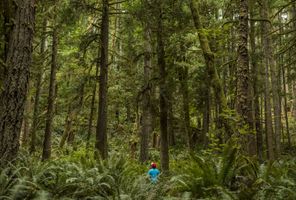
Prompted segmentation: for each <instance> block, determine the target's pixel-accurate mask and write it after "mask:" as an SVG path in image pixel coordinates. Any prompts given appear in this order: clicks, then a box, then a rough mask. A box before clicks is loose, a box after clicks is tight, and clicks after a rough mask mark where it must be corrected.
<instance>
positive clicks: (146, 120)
mask: <svg viewBox="0 0 296 200" xmlns="http://www.w3.org/2000/svg"><path fill="white" fill-rule="evenodd" d="M150 34H151V33H150V28H149V27H148V26H147V25H146V27H145V28H144V46H145V47H144V48H145V53H144V90H143V102H142V112H143V113H142V127H141V138H140V162H142V163H144V162H145V161H147V160H148V144H149V135H150V133H151V132H152V124H151V100H150V98H151V97H150V93H151V88H150V87H151V84H150V83H149V82H150V76H151V75H150V74H151V67H152V63H151V62H152V60H151V57H152V46H151V37H150Z"/></svg>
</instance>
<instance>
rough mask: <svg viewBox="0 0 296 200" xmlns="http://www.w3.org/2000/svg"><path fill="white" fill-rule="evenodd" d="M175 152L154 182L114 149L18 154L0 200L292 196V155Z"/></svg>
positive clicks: (3, 179)
mask: <svg viewBox="0 0 296 200" xmlns="http://www.w3.org/2000/svg"><path fill="white" fill-rule="evenodd" d="M176 152H177V151H176ZM176 152H174V151H173V150H172V156H171V158H172V159H171V170H170V174H168V175H167V176H164V175H161V177H160V180H159V182H158V183H157V184H156V185H154V184H151V183H150V181H149V179H148V177H147V176H146V173H147V169H148V167H147V166H146V165H140V164H139V163H138V162H137V161H136V160H132V159H130V158H128V157H126V156H125V155H123V154H120V153H118V152H117V153H115V152H113V153H110V158H109V159H108V160H106V161H95V160H94V159H93V156H86V152H85V150H84V149H82V148H78V149H77V150H76V151H75V152H73V153H71V154H69V155H67V153H65V152H59V153H60V157H59V158H56V159H54V160H51V161H47V162H41V161H39V159H38V158H36V157H34V156H29V154H27V153H26V152H23V153H22V154H21V156H20V157H19V158H18V159H17V161H16V163H14V164H11V165H10V166H9V167H7V168H6V169H2V170H1V173H0V199H13V200H15V199H16V200H17V199H22V200H23V199H36V200H47V199H69V200H70V199H89V200H91V199H106V200H108V199H114V200H115V199H116V200H117V199H121V200H128V199H133V200H145V199H147V200H148V199H149V200H153V199H246V200H247V199H256V200H257V199H296V184H295V183H296V159H294V158H293V159H292V158H291V157H283V158H282V159H281V160H278V161H275V162H273V163H264V164H260V165H259V164H257V162H255V161H253V160H252V159H250V158H248V157H245V156H244V155H242V154H240V151H239V148H238V147H236V146H235V145H231V144H229V145H226V146H225V147H224V149H223V152H222V153H220V154H217V153H215V152H211V151H204V152H201V153H199V154H198V153H191V154H188V153H186V152H182V153H179V154H176Z"/></svg>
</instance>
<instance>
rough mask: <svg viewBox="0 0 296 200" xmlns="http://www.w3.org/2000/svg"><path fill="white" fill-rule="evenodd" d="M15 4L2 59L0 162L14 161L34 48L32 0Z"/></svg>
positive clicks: (19, 0) (2, 163)
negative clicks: (4, 58)
mask: <svg viewBox="0 0 296 200" xmlns="http://www.w3.org/2000/svg"><path fill="white" fill-rule="evenodd" d="M16 3H17V4H15V12H14V13H13V14H14V16H13V22H14V24H13V25H12V29H11V34H10V37H9V42H8V46H7V47H8V49H7V50H8V51H7V56H6V60H5V63H6V66H7V73H6V74H5V77H4V80H3V92H2V93H1V96H0V165H4V164H5V162H9V161H12V160H14V159H15V158H16V156H17V153H18V150H19V138H20V131H21V123H22V120H23V113H24V107H25V101H26V96H27V89H28V83H29V72H30V70H29V69H30V64H31V54H32V50H33V48H32V42H33V35H34V21H35V12H34V11H35V1H34V0H27V1H22V0H18V1H16Z"/></svg>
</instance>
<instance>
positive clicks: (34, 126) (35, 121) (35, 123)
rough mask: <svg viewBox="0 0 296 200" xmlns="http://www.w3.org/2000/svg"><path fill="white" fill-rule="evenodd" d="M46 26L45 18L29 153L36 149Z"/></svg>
mask: <svg viewBox="0 0 296 200" xmlns="http://www.w3.org/2000/svg"><path fill="white" fill-rule="evenodd" d="M46 26H47V19H46V18H45V19H44V20H43V22H42V33H41V41H40V43H41V44H40V65H41V66H40V67H38V70H37V74H36V82H35V88H36V92H35V98H34V108H33V124H32V129H31V142H30V152H31V153H33V152H34V151H35V149H36V131H37V126H38V116H39V103H40V93H41V81H42V74H43V65H44V59H45V50H46V49H45V48H46Z"/></svg>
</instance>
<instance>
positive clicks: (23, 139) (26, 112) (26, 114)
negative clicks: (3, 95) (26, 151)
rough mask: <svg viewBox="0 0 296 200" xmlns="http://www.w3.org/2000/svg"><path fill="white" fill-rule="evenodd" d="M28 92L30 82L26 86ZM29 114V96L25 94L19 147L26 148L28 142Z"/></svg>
mask: <svg viewBox="0 0 296 200" xmlns="http://www.w3.org/2000/svg"><path fill="white" fill-rule="evenodd" d="M29 91H30V81H29V84H28V93H29ZM30 113H31V96H30V94H27V99H26V103H25V110H24V118H23V124H22V126H23V131H22V135H21V145H22V146H26V145H27V142H28V136H29V132H30Z"/></svg>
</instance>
